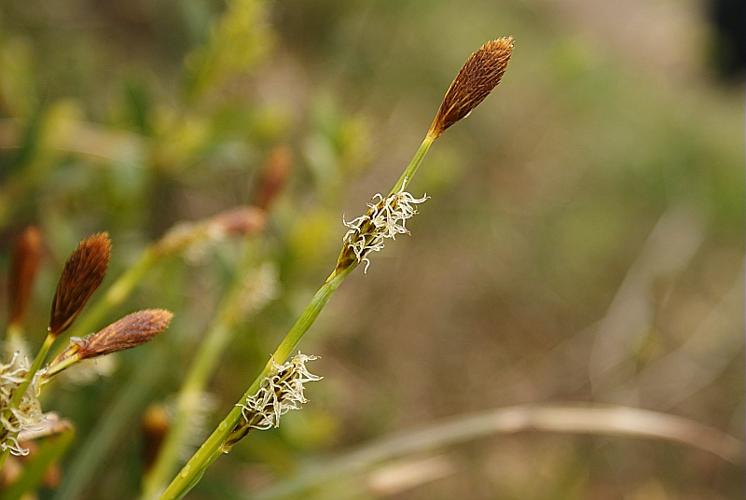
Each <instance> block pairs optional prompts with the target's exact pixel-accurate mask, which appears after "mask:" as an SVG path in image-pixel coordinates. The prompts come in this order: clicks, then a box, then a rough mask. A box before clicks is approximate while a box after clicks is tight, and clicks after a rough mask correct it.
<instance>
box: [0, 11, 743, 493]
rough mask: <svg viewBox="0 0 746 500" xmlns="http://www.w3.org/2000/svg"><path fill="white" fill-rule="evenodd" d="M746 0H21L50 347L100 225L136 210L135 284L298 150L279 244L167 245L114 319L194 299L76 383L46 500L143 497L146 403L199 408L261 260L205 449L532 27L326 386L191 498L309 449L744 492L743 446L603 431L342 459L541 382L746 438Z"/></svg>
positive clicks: (489, 480) (11, 59)
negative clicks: (220, 346)
mask: <svg viewBox="0 0 746 500" xmlns="http://www.w3.org/2000/svg"><path fill="white" fill-rule="evenodd" d="M743 8H744V7H743V2H742V1H738V0H733V1H731V2H727V1H722V2H705V1H695V0H685V1H682V0H656V1H648V0H645V1H643V0H634V1H629V2H615V1H612V0H603V1H595V2H592V1H588V0H585V1H583V0H565V1H561V2H560V1H553V0H534V1H526V0H500V1H487V0H474V1H470V2H458V3H457V2H448V1H444V0H427V1H426V0H407V1H401V2H362V1H358V0H349V1H346V2H336V1H330V0H318V1H315V2H301V1H298V0H288V1H285V2H273V1H262V0H233V1H231V2H228V3H225V2H221V1H213V0H184V1H176V0H159V1H145V0H134V1H121V2H120V1H117V2H113V1H112V2H92V1H85V0H73V1H69V2H42V1H38V0H25V1H16V0H4V1H3V2H2V5H1V6H0V269H2V271H0V277H2V279H3V281H5V277H6V276H7V272H6V270H7V269H8V266H9V259H10V254H11V249H12V245H13V242H14V239H15V237H16V236H17V235H18V234H19V233H20V231H21V230H22V229H23V228H24V227H25V226H27V225H29V224H33V225H36V226H38V227H39V228H40V230H41V233H42V235H43V238H44V248H45V254H44V259H43V264H42V270H41V273H40V276H39V279H38V280H37V282H36V284H35V286H34V291H33V302H32V305H31V309H30V312H29V315H28V318H27V321H26V330H27V332H29V337H28V338H29V340H30V342H31V343H32V344H38V343H39V342H40V341H41V339H42V333H43V331H44V328H45V327H46V321H47V319H48V310H49V303H50V300H51V297H52V295H53V293H54V287H55V282H56V279H57V277H58V274H59V271H60V269H61V267H62V264H63V263H64V260H65V258H66V256H67V255H68V254H69V252H70V251H71V250H72V249H73V248H74V247H75V245H76V243H77V241H78V240H80V239H82V238H83V237H85V236H86V235H88V234H90V233H93V232H97V231H102V230H107V231H109V233H110V235H111V238H112V240H113V244H114V247H113V259H112V264H111V266H110V271H109V275H108V277H107V280H106V281H105V282H104V286H103V287H104V288H106V287H107V286H108V285H110V284H111V283H112V282H114V280H115V279H116V277H117V276H119V275H121V274H122V273H123V272H125V271H126V270H127V269H128V267H129V266H131V265H132V264H133V262H135V261H136V259H137V257H138V256H139V255H140V254H141V252H142V251H143V250H144V249H145V248H147V247H148V245H150V244H151V243H153V242H155V241H157V240H158V239H159V238H160V237H162V236H163V235H164V234H165V233H166V231H167V230H168V229H169V228H171V227H173V226H174V225H176V224H179V223H183V222H184V221H194V220H200V219H204V218H207V217H211V216H213V215H215V214H217V213H220V212H221V211H224V210H227V209H231V208H232V207H235V206H238V205H243V204H251V203H257V197H258V196H259V197H260V196H261V189H262V186H263V185H264V186H265V188H266V177H267V176H266V172H267V171H269V172H272V171H273V169H275V170H278V171H280V173H282V172H285V171H287V172H288V173H289V174H288V175H287V179H286V181H285V182H284V184H283V189H282V191H281V192H280V193H279V194H278V195H277V196H276V197H275V198H274V200H273V203H272V204H271V206H270V207H269V208H268V215H267V225H266V228H265V230H264V232H263V233H262V234H260V235H254V236H252V237H250V238H246V239H244V238H240V237H226V238H211V237H206V238H204V241H200V242H198V243H197V244H193V245H190V246H189V248H187V249H186V251H184V252H180V253H179V254H178V255H172V256H170V257H169V258H165V259H163V260H162V261H159V263H158V265H155V266H153V267H152V269H150V270H149V271H148V273H146V275H145V276H144V277H143V279H142V280H141V281H140V282H139V283H138V285H137V287H136V288H135V290H134V291H133V293H132V295H131V296H130V297H129V298H128V299H127V300H126V301H125V302H124V303H123V304H121V305H119V306H117V307H116V308H114V309H113V310H111V311H109V312H108V313H107V315H106V317H105V320H104V321H103V324H98V325H97V326H96V328H100V327H101V326H104V324H106V323H107V322H110V321H113V320H114V319H116V318H117V317H119V316H120V315H121V314H123V313H126V312H130V311H132V310H135V309H137V308H143V307H165V308H169V309H171V310H173V311H174V312H175V315H176V317H175V320H174V323H173V324H172V326H171V328H170V329H169V331H168V332H167V333H166V334H164V335H162V336H161V337H159V338H158V339H156V340H155V341H154V342H153V343H151V344H148V345H147V346H143V347H141V348H139V349H136V350H133V351H129V352H127V353H123V354H122V355H118V356H117V357H116V360H115V361H114V363H111V362H106V363H103V362H99V363H98V364H97V366H95V367H94V368H95V370H94V371H96V373H93V374H91V373H88V374H83V375H87V376H85V377H83V376H81V377H77V378H74V377H71V378H70V379H69V380H67V381H66V382H65V383H64V384H60V385H59V387H58V388H56V389H55V390H54V392H53V394H51V395H49V397H48V398H47V401H46V402H45V408H46V409H50V410H51V409H53V410H55V411H58V412H59V413H60V414H62V415H63V416H64V417H66V418H67V419H69V420H71V421H72V422H73V423H74V425H75V427H76V437H75V442H74V443H73V445H72V446H71V448H70V450H69V451H68V453H67V454H66V455H65V457H64V458H63V459H62V461H61V464H60V467H59V469H58V470H57V474H56V475H52V476H50V477H49V478H48V479H47V481H46V483H45V484H46V486H45V487H44V488H43V489H42V490H41V492H40V497H41V498H52V497H55V495H57V496H56V498H135V497H136V496H137V493H138V491H139V486H140V481H141V478H142V476H143V474H144V471H145V470H146V469H147V461H148V459H147V457H148V456H149V455H152V454H153V453H154V452H155V450H154V448H155V443H156V442H157V438H155V437H153V432H156V431H153V429H152V427H153V425H152V422H151V423H149V418H148V415H151V417H152V415H158V414H159V409H160V410H163V412H165V414H168V411H169V408H170V405H172V404H173V397H174V396H173V395H174V394H175V393H176V391H177V390H178V388H179V385H180V383H181V381H182V380H183V378H184V376H185V373H186V372H187V370H188V367H189V364H190V361H191V360H192V359H193V358H194V355H195V352H197V351H198V350H199V348H200V341H201V339H202V336H203V334H204V332H205V330H206V329H207V328H208V327H209V325H210V323H211V321H212V320H213V318H214V317H215V315H216V308H218V307H219V304H220V301H221V297H222V296H224V294H225V293H226V290H227V289H228V288H229V283H230V281H231V280H232V279H233V277H234V275H235V274H236V272H237V271H236V269H237V268H238V266H240V265H242V266H244V268H241V269H242V271H241V272H242V273H243V272H245V273H246V276H247V278H246V279H247V280H249V281H251V282H252V283H254V284H255V286H254V288H253V291H252V292H251V293H252V294H253V295H252V296H251V297H249V299H250V300H249V302H251V301H252V300H253V302H251V307H247V308H245V310H244V313H245V314H243V315H242V316H241V319H240V321H238V322H237V323H236V325H235V328H234V337H233V340H232V342H231V344H230V346H229V348H228V349H227V350H226V352H225V353H224V354H223V356H222V357H221V363H220V365H219V367H218V369H217V370H216V372H215V373H214V376H212V377H211V381H210V384H209V397H206V398H205V404H204V405H203V407H202V408H201V409H200V411H201V413H202V414H200V415H196V417H199V418H196V419H195V420H201V421H202V422H201V424H199V423H195V426H194V429H193V430H192V438H193V443H192V444H193V445H196V444H198V443H200V442H201V440H202V438H203V437H204V436H205V435H206V434H205V433H206V432H207V431H208V430H210V429H211V428H212V427H213V426H214V425H215V423H216V422H217V421H219V419H220V418H222V416H223V415H224V414H225V412H227V411H228V409H229V408H230V407H231V405H232V404H233V403H234V402H235V401H236V400H237V398H238V397H239V395H240V394H241V393H242V392H243V390H244V389H245V388H246V386H247V385H248V384H249V383H250V381H251V380H253V378H254V376H255V375H256V373H257V372H258V371H259V370H260V369H261V367H262V366H263V364H264V362H265V361H266V359H267V357H268V355H269V353H270V352H272V351H273V350H274V347H275V346H276V344H277V342H278V341H279V339H281V338H282V336H283V335H284V333H285V332H286V331H287V328H288V327H289V326H290V325H291V324H292V321H293V319H294V318H295V317H296V315H297V314H298V313H299V311H300V310H302V308H303V306H304V305H305V304H306V302H307V301H308V299H309V298H310V296H311V295H312V293H313V292H314V290H315V289H316V287H317V286H318V285H319V284H320V282H321V281H322V280H323V279H324V277H325V276H326V275H327V274H328V272H329V270H330V268H331V266H332V265H333V263H334V261H335V259H336V256H337V252H338V250H339V245H340V241H341V237H342V235H343V234H344V230H345V229H344V227H343V226H342V216H343V214H344V215H345V216H347V218H348V219H350V218H352V217H354V216H357V215H358V214H359V213H361V212H362V211H363V210H364V208H365V203H366V202H367V201H368V200H369V198H370V196H371V195H372V194H373V193H376V192H386V191H387V190H388V188H389V187H390V185H391V184H392V183H393V182H394V180H395V179H396V178H397V177H398V176H399V174H400V172H401V170H402V169H403V167H404V166H405V165H406V163H407V162H408V160H409V158H410V156H411V155H412V154H413V153H414V151H415V149H416V147H417V145H418V144H419V141H420V139H421V138H422V136H423V135H424V132H425V131H426V129H427V127H428V125H429V123H430V120H431V119H432V116H433V115H434V113H435V111H436V109H437V107H438V105H439V103H440V99H441V97H442V95H443V93H444V91H445V89H446V88H447V86H448V84H449V83H450V81H451V79H452V78H453V76H454V75H455V73H456V72H457V71H458V69H459V67H460V65H461V64H462V63H463V61H464V60H465V58H466V57H467V56H468V54H470V53H471V52H472V51H474V50H475V49H476V48H478V47H479V46H480V45H481V44H482V43H483V42H484V41H486V40H488V39H492V38H495V37H497V36H502V35H507V34H510V35H513V36H514V37H515V39H516V48H515V50H514V53H513V59H512V61H511V63H510V66H509V69H508V71H507V73H506V75H505V77H504V79H503V82H502V83H501V84H500V86H499V87H498V88H497V89H496V91H495V92H494V93H493V94H492V95H491V96H490V97H489V98H488V99H487V100H486V101H485V102H484V103H483V104H482V105H481V106H480V108H479V109H477V110H476V111H475V112H474V113H472V115H471V116H470V117H469V118H468V120H464V122H463V123H459V124H458V125H456V126H454V127H453V128H452V129H450V130H449V131H448V132H447V133H446V134H445V135H444V136H443V137H442V138H441V140H439V141H438V142H437V143H436V144H435V146H434V147H433V148H432V150H431V152H430V154H429V156H428V157H427V159H426V160H425V164H424V165H423V168H422V169H421V171H420V175H418V177H417V178H416V180H415V181H414V182H413V183H412V184H411V185H410V189H411V191H412V192H413V193H414V194H416V195H418V194H420V193H423V192H427V194H429V195H430V196H432V199H431V200H430V201H429V202H428V203H427V204H425V205H423V206H422V208H421V214H420V215H419V216H418V217H417V218H416V219H414V220H413V221H411V224H410V225H409V228H410V229H411V231H412V236H411V237H402V238H400V239H397V240H396V241H394V242H390V243H389V244H388V245H387V248H386V250H385V251H384V252H381V253H380V254H376V255H375V258H374V259H373V263H372V265H371V268H370V270H369V271H368V273H367V274H365V275H364V274H363V273H362V272H357V273H355V274H354V275H353V276H351V278H350V279H348V280H347V282H346V283H345V284H344V285H343V286H342V288H341V289H340V291H339V292H338V293H337V295H336V296H335V297H334V298H333V299H332V301H331V302H330V304H329V306H328V308H327V309H326V310H325V311H324V312H323V313H322V315H321V317H320V319H319V321H318V322H317V323H316V325H315V326H314V327H313V328H312V330H311V331H310V332H309V334H308V336H307V337H306V338H305V339H304V341H303V344H302V350H303V352H305V353H309V354H318V355H321V356H322V359H320V360H319V361H316V362H314V363H313V364H312V365H310V366H309V367H310V368H311V371H313V372H314V373H318V374H320V375H323V376H324V377H325V379H324V381H323V382H322V383H318V384H313V385H311V386H309V388H308V393H307V395H308V397H309V399H310V403H309V404H308V405H307V406H306V407H305V408H304V410H303V411H301V412H293V413H291V414H288V415H287V416H286V417H285V418H284V419H283V425H282V426H281V427H280V428H279V429H277V430H273V431H269V432H261V433H260V432H256V433H252V434H250V436H249V437H248V438H247V439H246V440H245V441H243V442H241V443H240V444H239V445H237V446H236V448H235V449H234V450H233V452H232V453H231V454H230V455H228V456H226V457H223V458H222V459H220V460H219V461H218V462H217V463H216V464H215V465H214V466H213V467H212V468H211V469H210V470H209V472H208V473H207V474H206V475H205V477H204V479H203V480H202V482H201V483H200V484H199V485H198V487H197V488H196V489H195V490H194V491H193V493H192V496H191V498H205V499H207V498H249V497H250V496H247V495H250V494H252V493H253V492H258V491H265V492H267V491H270V493H271V490H268V489H267V488H271V487H272V486H276V485H278V484H284V485H288V484H292V481H296V482H297V481H298V477H302V474H303V473H304V471H308V470H309V469H308V467H319V468H321V469H320V470H325V471H326V472H327V476H328V477H326V476H325V477H326V479H324V480H323V481H322V482H321V484H315V485H312V486H311V487H310V488H309V489H306V490H304V489H303V488H302V486H298V487H297V488H296V489H295V490H292V492H291V493H290V494H289V495H290V496H289V497H290V498H318V499H373V498H393V499H426V498H427V499H452V498H468V499H493V498H501V499H503V498H504V499H549V498H629V499H668V498H676V499H688V498H691V499H695V498H697V499H700V498H708V499H720V498H742V497H743V495H744V493H745V492H744V482H743V469H742V466H741V465H737V464H734V463H730V462H728V461H726V460H723V459H722V458H721V457H718V456H716V455H714V454H711V453H708V452H706V451H703V450H701V449H697V448H696V447H691V446H684V445H681V444H673V443H670V442H665V441H661V440H655V439H640V438H631V437H618V436H617V437H610V436H600V435H593V434H590V435H577V434H575V433H562V432H559V433H558V432H550V433H546V432H520V433H511V434H503V433H486V434H484V435H480V436H478V437H476V438H464V439H462V440H460V441H459V442H456V443H453V444H450V445H448V446H441V445H439V444H437V442H435V441H434V444H433V446H432V447H431V449H428V450H426V451H423V450H417V452H416V453H404V454H401V455H400V456H391V457H386V458H385V459H383V460H380V461H376V462H375V463H371V464H370V465H369V466H366V467H363V468H361V469H360V470H356V471H349V470H338V471H337V472H338V473H335V469H334V467H337V468H338V469H339V464H340V463H344V461H345V457H349V455H348V454H349V453H351V452H353V450H359V449H360V447H368V446H375V445H376V443H380V441H379V440H380V439H382V438H384V437H385V436H390V435H393V434H398V435H400V436H406V435H407V434H408V433H410V432H413V431H416V430H421V429H428V428H431V426H433V425H437V423H438V422H441V421H443V419H446V418H455V419H457V421H458V419H459V418H465V417H466V416H468V415H472V414H475V413H478V412H482V411H487V410H492V409H495V408H502V407H512V406H515V405H525V404H532V405H548V404H555V403H566V402H573V403H583V404H585V405H586V406H592V405H597V404H615V405H624V406H629V407H636V408H644V409H648V410H654V411H657V412H662V413H666V414H671V415H676V416H680V417H685V418H687V419H691V420H693V421H696V422H699V423H701V424H704V425H707V426H709V427H711V428H714V429H718V430H719V431H721V432H723V433H727V434H730V435H732V436H735V437H736V438H739V439H741V438H743V434H744V381H743V373H744V355H743V326H744V325H743V299H744V297H743V268H742V266H743V251H744V248H743V246H744V242H743V229H744V207H743V200H744V178H743V161H744V156H743V155H744V143H743V137H744V135H743V134H744V113H743V82H744V70H743V58H744V35H743V33H744V31H743V30H744V27H743V24H742V23H743V19H744V15H743ZM739 9H740V10H739ZM278 163H281V165H280V166H279V167H278V166H277V164H278ZM282 177H283V176H282V175H279V178H282ZM263 179H264V181H263ZM262 182H265V184H262ZM182 227H183V226H182ZM244 248H248V250H247V251H246V254H247V255H249V261H250V262H249V264H246V262H243V261H242V257H241V255H242V254H243V253H244ZM245 268H248V271H247V270H246V269H245ZM5 290H6V287H3V288H2V292H0V293H2V294H3V295H5V294H6V292H5ZM101 293H103V292H99V294H101ZM257 297H259V298H257ZM104 365H106V366H104ZM103 372H107V373H108V375H103ZM151 420H152V418H151ZM164 425H166V424H164ZM463 425H464V426H468V425H469V423H468V421H466V420H464V424H463ZM467 433H468V432H467ZM156 434H157V432H156ZM436 434H437V433H436ZM436 441H437V440H436ZM384 448H385V447H384ZM188 451H189V450H188V449H187V450H185V453H186V454H185V456H188V455H189V453H188ZM337 459H338V460H337ZM86 460H87V462H86ZM81 461H82V462H81ZM76 463H77V464H78V465H76ZM80 463H85V464H86V465H85V466H81V465H80ZM335 464H336V465H335ZM299 474H300V475H301V476H299ZM55 491H56V493H55ZM270 493H268V495H270ZM267 498H276V497H272V496H268V497H267Z"/></svg>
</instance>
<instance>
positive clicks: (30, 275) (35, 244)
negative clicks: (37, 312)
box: [8, 226, 42, 324]
mask: <svg viewBox="0 0 746 500" xmlns="http://www.w3.org/2000/svg"><path fill="white" fill-rule="evenodd" d="M41 255H42V238H41V232H39V230H38V229H37V228H36V227H34V226H29V227H27V228H26V229H25V230H24V231H23V232H22V233H21V235H20V236H19V237H18V240H16V245H15V248H14V249H13V258H12V260H11V267H10V277H9V280H8V296H9V298H10V304H9V308H8V319H9V323H10V324H19V323H21V321H23V317H24V315H25V313H26V309H27V307H28V303H29V298H30V297H31V290H32V288H33V286H34V280H35V278H36V273H37V271H38V270H39V262H40V261H41Z"/></svg>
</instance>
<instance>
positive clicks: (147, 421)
mask: <svg viewBox="0 0 746 500" xmlns="http://www.w3.org/2000/svg"><path fill="white" fill-rule="evenodd" d="M170 428H171V417H170V416H169V414H168V410H167V409H166V408H165V407H164V406H163V405H161V404H152V405H150V406H149V407H148V408H147V409H146V410H145V414H144V415H143V417H142V437H143V445H144V446H143V454H144V462H145V464H144V465H145V470H150V468H151V467H152V465H153V464H154V463H155V460H156V459H157V458H158V454H159V453H160V451H161V445H162V444H163V440H164V439H165V438H166V435H167V434H168V431H169V429H170Z"/></svg>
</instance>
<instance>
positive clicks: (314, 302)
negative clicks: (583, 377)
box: [161, 264, 357, 499]
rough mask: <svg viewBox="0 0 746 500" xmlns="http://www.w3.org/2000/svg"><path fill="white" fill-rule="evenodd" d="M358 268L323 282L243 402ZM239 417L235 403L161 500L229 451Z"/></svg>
mask: <svg viewBox="0 0 746 500" xmlns="http://www.w3.org/2000/svg"><path fill="white" fill-rule="evenodd" d="M355 267H357V265H356V264H355V265H352V266H350V267H348V268H347V269H344V270H341V271H338V272H333V273H332V274H331V275H330V276H329V278H327V280H326V281H325V282H324V284H323V285H321V287H320V288H319V289H318V291H317V292H316V294H315V295H314V296H313V298H312V299H311V302H309V304H308V305H307V306H306V308H305V309H304V310H303V312H302V313H301V315H300V317H299V318H298V320H297V321H296V322H295V324H294V325H293V326H292V328H290V331H289V332H288V333H287V335H286V336H285V338H283V339H282V342H280V345H278V346H277V349H276V350H275V352H274V353H273V354H272V357H271V358H270V360H269V361H268V362H267V364H266V365H265V366H264V369H262V371H261V373H259V375H258V376H257V377H256V379H254V382H253V383H252V384H251V386H250V387H249V388H248V389H247V390H246V392H245V393H244V394H243V396H241V401H242V400H244V399H245V398H247V397H249V396H251V395H253V394H254V393H255V392H256V391H257V390H258V389H259V387H260V385H261V383H262V380H263V379H264V378H265V377H266V376H267V375H268V374H269V373H270V371H271V370H272V366H273V365H272V363H273V361H274V362H278V363H281V362H284V361H285V360H286V359H287V358H288V357H289V356H290V354H291V353H292V352H293V350H295V348H296V347H297V345H298V342H300V340H301V338H303V335H304V334H305V333H306V332H307V331H308V329H309V328H310V327H311V325H312V324H313V322H314V321H315V320H316V318H317V317H318V315H319V313H320V312H321V310H322V309H323V308H324V306H325V305H326V303H327V302H328V301H329V298H330V297H331V296H332V294H333V293H334V292H335V291H336V290H337V288H339V286H340V285H341V284H342V282H343V281H344V279H345V278H346V277H347V275H349V274H350V272H352V270H353V269H354V268H355ZM240 419H241V408H240V407H239V406H234V407H233V409H231V411H230V412H229V413H228V415H227V416H226V417H225V418H224V419H223V421H222V422H220V424H218V426H217V427H216V428H215V430H214V431H213V433H212V434H211V435H210V437H208V438H207V440H206V441H205V442H204V443H203V444H202V446H200V448H199V449H198V450H197V452H196V453H195V454H194V455H193V456H192V458H190V459H189V461H188V462H187V464H186V465H185V466H184V467H183V468H182V469H181V471H180V472H179V474H178V475H177V476H176V477H175V478H174V479H173V481H172V482H171V484H170V485H169V486H168V488H166V490H165V491H164V492H163V494H162V495H161V499H176V498H181V497H183V496H184V495H185V494H186V493H188V492H189V490H191V489H192V488H193V487H194V485H195V484H196V483H197V481H199V479H200V478H201V477H202V474H204V471H205V469H207V467H208V466H209V465H210V464H211V463H213V462H214V461H215V460H216V459H217V458H218V457H219V456H220V454H221V453H226V452H228V451H229V450H228V449H225V446H224V444H225V441H226V439H227V438H228V436H229V435H230V434H231V432H232V431H233V428H234V427H235V426H236V424H237V423H238V421H239V420H240Z"/></svg>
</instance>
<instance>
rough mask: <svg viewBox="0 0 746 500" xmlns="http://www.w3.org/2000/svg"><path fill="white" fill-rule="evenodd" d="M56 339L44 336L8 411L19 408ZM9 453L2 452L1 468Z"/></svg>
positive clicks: (6, 451)
mask: <svg viewBox="0 0 746 500" xmlns="http://www.w3.org/2000/svg"><path fill="white" fill-rule="evenodd" d="M56 339H57V337H56V336H55V335H50V334H47V336H46V337H45V338H44V343H42V345H41V347H40V348H39V352H37V353H36V357H35V358H34V361H33V363H31V368H29V371H28V372H27V373H26V377H25V378H24V379H23V382H21V385H19V386H18V388H17V389H16V390H15V392H13V397H12V398H11V400H10V404H9V405H8V409H7V412H8V413H9V412H10V410H11V409H12V408H17V407H18V405H19V404H21V401H22V400H23V395H24V394H26V390H28V387H29V385H31V382H32V381H33V380H34V375H36V372H38V371H39V368H41V365H42V363H44V359H46V357H47V354H49V349H51V348H52V344H54V341H55V340H56ZM16 435H17V433H16ZM14 437H15V436H14ZM8 453H9V451H8V450H5V452H4V453H2V454H0V470H2V468H3V466H4V465H5V459H6V458H8Z"/></svg>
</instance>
